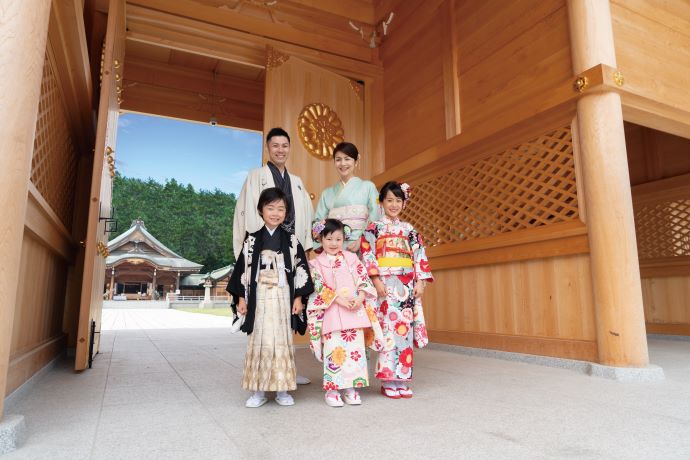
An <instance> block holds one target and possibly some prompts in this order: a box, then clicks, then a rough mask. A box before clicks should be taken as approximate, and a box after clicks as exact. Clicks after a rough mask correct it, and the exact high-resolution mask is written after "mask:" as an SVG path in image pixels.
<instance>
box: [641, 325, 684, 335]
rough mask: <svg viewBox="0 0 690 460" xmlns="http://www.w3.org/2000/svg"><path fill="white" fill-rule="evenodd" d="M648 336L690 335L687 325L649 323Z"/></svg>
mask: <svg viewBox="0 0 690 460" xmlns="http://www.w3.org/2000/svg"><path fill="white" fill-rule="evenodd" d="M646 326H647V334H664V335H690V324H687V323H647V324H646Z"/></svg>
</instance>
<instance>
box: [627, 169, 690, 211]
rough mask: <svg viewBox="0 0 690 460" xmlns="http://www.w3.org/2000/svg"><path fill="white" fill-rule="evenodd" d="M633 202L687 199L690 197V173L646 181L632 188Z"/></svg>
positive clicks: (636, 203)
mask: <svg viewBox="0 0 690 460" xmlns="http://www.w3.org/2000/svg"><path fill="white" fill-rule="evenodd" d="M632 197H633V203H634V204H635V205H640V204H643V203H656V202H659V201H671V200H687V199H688V197H690V174H683V175H681V176H675V177H669V178H668V179H661V180H656V181H653V182H646V183H644V184H639V185H636V186H634V187H633V188H632Z"/></svg>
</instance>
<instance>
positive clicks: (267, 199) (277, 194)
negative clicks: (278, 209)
mask: <svg viewBox="0 0 690 460" xmlns="http://www.w3.org/2000/svg"><path fill="white" fill-rule="evenodd" d="M274 201H282V202H283V203H285V213H286V214H288V213H289V212H290V203H289V202H288V199H287V196H286V195H285V192H283V191H282V190H281V189H279V188H278V187H271V188H267V189H265V190H264V191H263V192H261V195H259V204H258V205H257V206H256V209H257V210H258V211H259V215H260V216H262V217H263V209H264V206H266V205H267V204H269V203H273V202H274Z"/></svg>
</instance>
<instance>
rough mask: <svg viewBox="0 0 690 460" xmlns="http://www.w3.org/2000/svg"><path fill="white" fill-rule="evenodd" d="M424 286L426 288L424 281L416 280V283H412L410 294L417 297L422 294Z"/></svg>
mask: <svg viewBox="0 0 690 460" xmlns="http://www.w3.org/2000/svg"><path fill="white" fill-rule="evenodd" d="M424 288H426V281H424V280H420V281H417V283H415V285H414V289H413V290H412V295H414V296H415V297H416V298H417V299H419V298H420V297H422V296H423V295H424Z"/></svg>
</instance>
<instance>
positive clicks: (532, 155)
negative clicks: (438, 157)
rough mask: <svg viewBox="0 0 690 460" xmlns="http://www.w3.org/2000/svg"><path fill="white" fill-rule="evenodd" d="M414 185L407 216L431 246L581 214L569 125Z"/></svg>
mask: <svg viewBox="0 0 690 460" xmlns="http://www.w3.org/2000/svg"><path fill="white" fill-rule="evenodd" d="M412 185H413V191H412V193H413V198H412V201H411V202H410V206H409V207H408V208H407V209H406V210H405V219H407V220H409V221H410V222H411V223H412V224H413V225H414V226H415V228H416V229H417V230H418V231H420V232H421V233H422V235H424V237H425V238H426V240H427V244H429V245H430V246H437V245H441V244H447V243H453V242H457V241H462V240H470V239H476V238H486V237H489V236H494V235H498V234H501V233H508V232H513V231H516V230H523V229H528V228H534V227H541V226H544V225H549V224H554V223H557V222H564V221H569V220H573V219H576V218H577V217H578V204H577V188H576V183H575V163H574V159H573V145H572V136H571V132H570V128H569V127H568V128H562V129H559V130H556V131H553V132H551V133H548V134H546V135H544V136H541V137H539V138H538V139H535V140H533V141H530V142H526V143H524V144H520V145H518V146H517V147H514V148H512V149H510V150H506V151H504V152H501V153H499V154H496V155H493V156H491V157H489V158H486V159H484V160H480V161H478V162H476V163H474V164H471V165H467V166H462V167H460V168H457V169H454V170H452V171H450V172H447V173H445V174H442V175H439V176H436V177H434V178H432V179H430V180H427V181H425V182H422V183H419V184H412Z"/></svg>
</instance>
